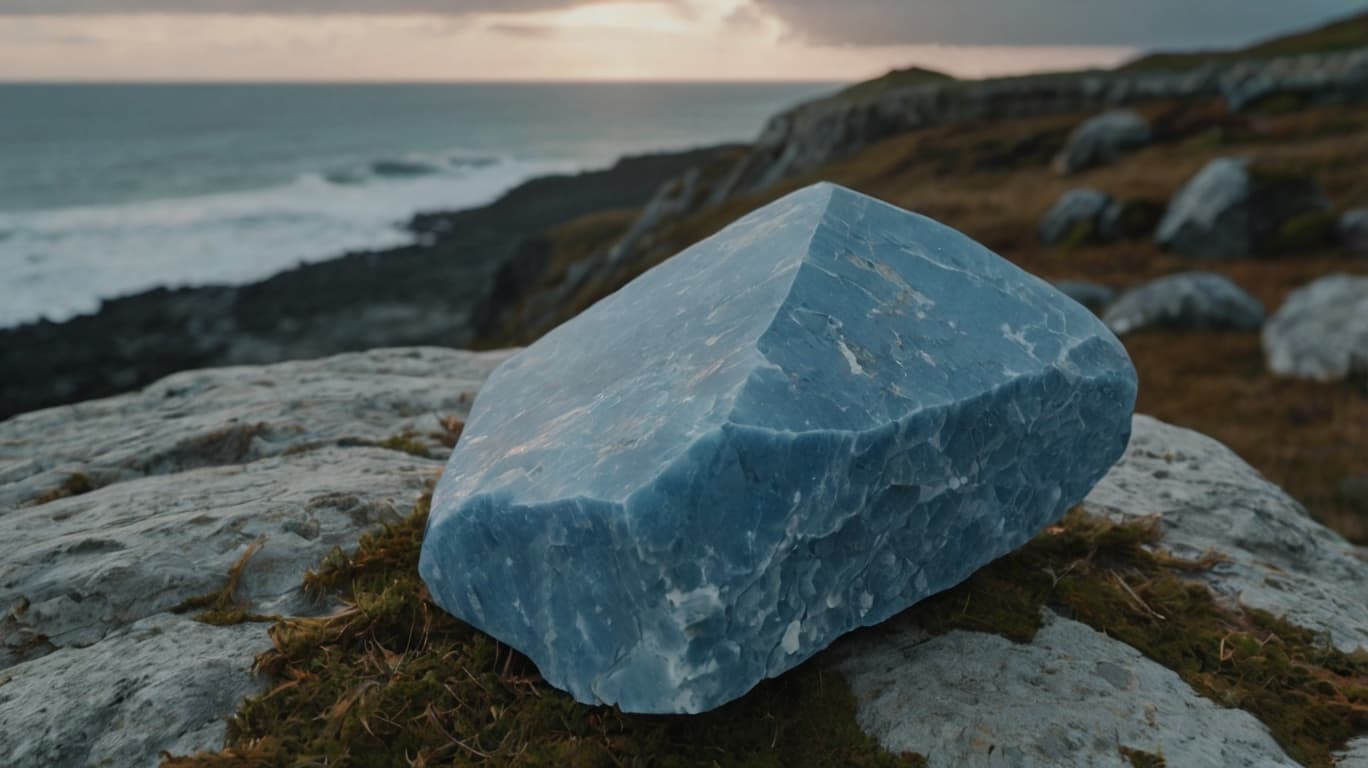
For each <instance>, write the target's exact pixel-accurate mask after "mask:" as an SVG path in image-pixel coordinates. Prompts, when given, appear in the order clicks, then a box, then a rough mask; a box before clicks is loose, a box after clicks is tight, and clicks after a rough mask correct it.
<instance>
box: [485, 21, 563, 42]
mask: <svg viewBox="0 0 1368 768" xmlns="http://www.w3.org/2000/svg"><path fill="white" fill-rule="evenodd" d="M485 29H487V30H489V31H490V32H497V33H499V34H501V35H508V36H509V37H521V38H528V39H533V40H541V39H545V38H548V37H551V36H552V35H554V34H556V32H557V31H558V30H557V29H556V28H555V27H551V26H547V25H545V24H514V23H512V22H498V23H495V24H490V25H488V26H486V27H485Z"/></svg>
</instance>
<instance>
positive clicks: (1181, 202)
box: [1155, 157, 1330, 260]
mask: <svg viewBox="0 0 1368 768" xmlns="http://www.w3.org/2000/svg"><path fill="white" fill-rule="evenodd" d="M1329 208H1330V203H1329V201H1327V200H1326V199H1325V195H1324V194H1323V193H1322V192H1321V190H1320V186H1319V185H1318V184H1316V182H1315V180H1314V179H1312V178H1310V177H1308V176H1305V175H1302V174H1298V173H1294V172H1288V171H1286V170H1285V169H1278V168H1270V167H1268V166H1266V165H1264V164H1261V163H1257V162H1254V161H1251V160H1249V159H1247V158H1235V157H1224V158H1219V159H1217V160H1213V161H1211V162H1210V163H1208V164H1207V166H1206V167H1205V168H1203V169H1202V171H1201V172H1200V173H1198V174H1197V175H1196V176H1194V177H1193V178H1192V180H1191V181H1189V182H1188V183H1187V184H1186V185H1184V186H1183V188H1182V189H1181V190H1179V192H1178V194H1177V195H1175V196H1174V198H1173V200H1172V201H1171V202H1170V203H1169V207H1168V211H1167V212H1166V213H1165V214H1164V218H1163V221H1161V222H1160V223H1159V231H1158V232H1157V233H1156V234H1155V240H1156V241H1157V242H1158V243H1159V245H1160V246H1161V247H1163V248H1167V249H1169V250H1172V251H1175V252H1177V253H1179V254H1182V255H1184V256H1189V257H1192V258H1195V259H1203V260H1225V259H1243V258H1248V257H1250V256H1262V255H1278V252H1279V251H1280V250H1281V247H1282V246H1283V245H1284V242H1283V240H1284V238H1286V239H1293V240H1295V239H1298V237H1299V234H1300V233H1299V232H1297V231H1296V230H1298V229H1300V228H1301V227H1302V223H1303V222H1305V221H1306V220H1307V218H1305V217H1312V218H1320V217H1324V215H1325V213H1326V211H1328V210H1329Z"/></svg>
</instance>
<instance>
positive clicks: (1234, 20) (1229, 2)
mask: <svg viewBox="0 0 1368 768" xmlns="http://www.w3.org/2000/svg"><path fill="white" fill-rule="evenodd" d="M752 2H753V3H754V5H755V7H756V8H757V9H760V10H762V11H764V12H766V13H768V14H770V15H771V16H773V17H775V18H777V19H779V20H780V21H782V22H783V23H784V25H785V26H787V27H788V29H789V31H790V33H791V34H792V35H793V36H794V37H796V38H799V39H802V40H805V41H807V42H809V43H813V44H818V45H850V46H877V45H903V44H919V43H948V44H965V45H1128V46H1142V47H1152V46H1222V45H1235V44H1241V43H1246V42H1250V41H1251V40H1253V39H1255V38H1258V37H1263V36H1268V35H1274V34H1280V33H1283V32H1286V31H1288V30H1291V29H1298V28H1302V27H1307V26H1312V25H1314V24H1316V23H1318V22H1320V21H1322V20H1325V19H1329V18H1334V17H1337V16H1343V15H1347V14H1350V13H1353V12H1354V11H1362V10H1364V9H1365V4H1364V2H1363V0H1295V1H1294V0H1009V1H1007V2H1004V0H844V1H836V0H752Z"/></svg>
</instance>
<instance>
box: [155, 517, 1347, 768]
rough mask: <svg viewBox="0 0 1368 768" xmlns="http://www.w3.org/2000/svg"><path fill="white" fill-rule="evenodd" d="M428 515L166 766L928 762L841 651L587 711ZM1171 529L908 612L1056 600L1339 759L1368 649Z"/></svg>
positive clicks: (1134, 525)
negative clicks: (209, 740) (1248, 585)
mask: <svg viewBox="0 0 1368 768" xmlns="http://www.w3.org/2000/svg"><path fill="white" fill-rule="evenodd" d="M427 503H428V499H427V498H424V499H423V500H421V501H420V502H419V504H418V506H417V508H416V509H415V511H414V512H413V514H412V515H410V516H409V517H408V518H406V519H405V520H404V521H402V522H400V523H398V524H395V525H392V526H390V527H388V528H386V529H384V530H383V531H381V532H379V533H376V534H372V535H368V536H366V537H365V538H363V539H362V541H361V544H360V546H359V547H358V548H357V550H356V551H355V552H354V553H350V554H348V553H344V552H342V551H341V550H335V551H334V552H333V553H332V554H331V555H329V556H328V557H327V558H326V559H325V560H324V562H323V563H322V564H321V566H320V567H319V569H318V570H317V571H315V572H312V573H310V574H309V576H308V577H307V579H306V587H307V588H308V589H309V590H310V591H312V592H313V593H315V594H317V595H319V596H320V597H327V596H329V595H341V596H343V598H344V599H345V602H346V607H345V609H344V610H342V611H341V612H340V613H337V614H335V615H333V616H329V617H326V618H321V619H284V620H278V621H277V623H276V624H275V625H274V626H273V627H272V629H271V636H272V639H273V641H274V646H275V647H274V649H273V650H271V651H269V652H267V653H265V654H263V655H262V656H261V657H259V658H258V660H257V669H258V670H259V671H260V672H262V673H263V674H265V675H266V677H267V678H268V679H269V680H270V685H271V687H270V689H269V690H268V691H267V692H266V693H264V694H262V695H260V696H257V697H255V698H252V699H249V700H247V701H246V702H244V703H243V705H242V706H241V708H240V709H239V711H238V712H237V714H236V715H235V716H234V717H233V718H232V719H231V721H230V723H229V729H228V745H227V748H226V749H224V750H223V751H222V752H219V753H216V754H202V755H196V756H191V757H170V756H168V757H167V758H166V760H165V763H164V766H165V768H191V767H199V768H208V767H213V766H241V767H243V768H247V767H251V768H266V767H267V766H270V767H275V766H302V765H328V766H411V765H416V766H437V765H500V766H503V765H507V766H666V767H672V766H776V767H777V766H785V767H788V766H831V765H842V766H865V767H869V768H874V767H880V768H881V767H883V766H890V767H891V766H917V765H923V764H924V761H923V758H922V757H920V756H917V755H912V754H907V755H891V754H888V753H885V752H883V751H881V750H880V749H879V748H878V747H877V745H876V744H875V743H874V742H873V741H872V740H871V739H870V738H869V737H868V736H866V735H865V734H864V733H863V732H862V731H861V730H860V728H859V727H858V725H857V724H856V722H855V718H854V712H855V702H854V699H853V698H852V696H851V693H850V691H849V689H848V688H847V687H846V684H845V682H844V680H843V679H842V678H841V676H840V675H839V674H838V673H836V672H835V671H834V670H833V669H832V668H831V666H830V661H829V659H828V654H819V655H818V656H816V657H814V658H813V659H812V660H811V661H809V662H808V663H806V664H804V665H802V666H800V667H798V668H796V669H794V670H792V671H790V672H789V673H787V674H785V675H783V676H781V677H780V678H778V679H775V680H768V681H765V682H764V683H762V684H761V685H759V686H757V687H756V688H755V689H754V690H753V691H751V692H750V693H749V694H747V695H746V696H744V697H742V698H741V699H740V700H738V701H736V702H733V703H731V704H729V705H727V706H725V707H722V708H721V709H718V710H715V711H713V712H711V713H708V714H704V715H699V716H692V717H688V716H681V717H665V716H642V715H629V714H624V713H622V712H620V711H618V710H617V709H616V708H612V707H589V706H584V705H581V704H578V703H576V702H574V701H573V700H572V699H571V698H570V697H569V696H567V695H566V694H564V693H561V692H560V691H557V690H555V689H553V688H551V687H550V686H548V685H547V684H546V683H545V682H543V681H542V680H541V678H540V676H539V675H538V673H537V670H536V668H535V666H533V665H532V664H531V662H529V661H528V660H527V659H526V657H524V656H522V655H521V654H519V653H517V652H516V651H514V650H512V649H510V648H508V647H507V646H504V645H502V644H500V643H499V642H497V641H495V640H494V639H492V638H490V637H489V636H487V635H484V634H483V633H480V632H478V631H476V630H474V629H472V628H471V627H469V626H467V625H465V624H463V623H461V622H460V621H457V620H456V619H454V618H452V617H451V616H449V615H447V614H446V613H444V612H443V611H442V610H441V609H439V608H438V607H437V606H436V605H435V604H433V602H432V601H431V599H430V596H429V595H428V593H427V590H426V588H425V587H424V585H423V583H422V581H421V580H420V579H419V577H418V575H417V559H418V553H419V550H420V547H421V542H422V536H423V531H424V528H425V525H426V520H427ZM1159 535H1160V524H1159V522H1158V521H1157V520H1152V519H1147V520H1140V521H1131V522H1126V523H1113V522H1109V521H1106V520H1102V519H1099V518H1096V517H1090V516H1088V515H1085V514H1083V513H1081V512H1077V511H1075V512H1073V513H1070V514H1069V515H1068V516H1067V517H1066V518H1065V519H1064V520H1063V521H1062V522H1061V523H1060V524H1058V525H1056V526H1052V527H1051V528H1049V529H1048V530H1046V531H1044V532H1043V533H1041V534H1040V535H1039V536H1037V537H1036V538H1035V539H1033V540H1032V541H1031V542H1030V543H1029V544H1028V545H1027V546H1025V547H1023V548H1022V549H1020V550H1018V551H1017V552H1015V553H1013V554H1011V555H1008V556H1007V557H1004V558H1002V559H1000V560H998V561H996V562H994V563H992V564H990V565H989V566H987V567H985V568H983V569H981V570H980V571H979V572H978V573H976V574H975V575H974V576H973V577H971V578H970V579H969V580H968V581H966V582H964V583H963V584H961V585H960V586H958V587H956V588H954V589H952V590H950V591H948V592H945V593H942V594H940V595H938V596H936V597H933V598H931V599H929V600H926V601H923V602H922V603H920V604H918V605H916V606H914V607H913V608H912V609H910V614H911V617H912V618H913V619H914V620H915V621H916V622H917V623H919V624H920V625H921V626H923V627H925V628H926V629H927V630H929V631H930V632H932V633H943V632H948V631H951V630H956V629H962V630H973V631H982V632H993V633H997V634H1000V635H1003V636H1005V637H1008V638H1010V639H1012V640H1015V641H1018V642H1029V641H1030V640H1031V639H1032V638H1033V637H1034V635H1035V633H1036V631H1037V630H1038V629H1039V628H1040V625H1041V608H1042V607H1045V606H1049V607H1051V608H1052V609H1053V610H1055V611H1058V612H1060V613H1062V614H1064V615H1067V616H1070V617H1072V618H1074V619H1076V620H1078V621H1081V622H1083V623H1085V624H1088V625H1090V626H1092V627H1094V628H1096V629H1098V630H1099V631H1102V632H1105V633H1106V634H1108V635H1110V636H1111V637H1114V638H1117V639H1118V640H1121V641H1123V642H1126V643H1128V644H1130V645H1131V646H1133V647H1135V648H1136V649H1138V650H1140V651H1141V652H1142V653H1144V654H1146V655H1147V656H1149V657H1150V658H1152V659H1154V660H1156V661H1157V662H1159V663H1161V664H1163V665H1165V666H1167V667H1169V668H1171V669H1173V670H1174V671H1176V672H1177V673H1178V674H1179V675H1180V676H1182V677H1183V679H1184V680H1186V681H1187V682H1188V683H1189V684H1190V685H1192V686H1193V688H1194V689H1195V690H1197V691H1198V692H1199V693H1201V694H1202V695H1205V696H1207V697H1209V698H1211V699H1212V700H1214V701H1216V702H1217V703H1219V704H1221V705H1223V706H1230V707H1239V708H1242V709H1245V710H1247V711H1249V712H1250V713H1252V714H1253V715H1254V716H1255V717H1257V718H1259V719H1260V720H1262V721H1263V722H1264V723H1265V724H1266V725H1267V726H1268V728H1269V730H1270V731H1271V732H1272V734H1273V736H1274V738H1276V739H1277V740H1278V742H1279V743H1280V744H1282V746H1283V747H1284V749H1286V750H1287V752H1288V754H1289V755H1291V756H1292V757H1294V758H1296V759H1297V760H1299V761H1301V762H1302V763H1304V764H1306V765H1308V766H1328V765H1330V764H1331V757H1330V756H1331V754H1332V753H1333V752H1334V751H1335V750H1337V749H1339V748H1340V747H1342V746H1343V745H1344V743H1345V742H1346V741H1348V740H1349V739H1351V738H1353V737H1354V736H1355V735H1359V734H1363V733H1368V654H1363V653H1359V654H1357V655H1353V654H1345V653H1342V652H1339V651H1337V650H1335V649H1334V648H1333V647H1332V646H1331V645H1329V643H1328V642H1327V641H1326V639H1325V638H1322V637H1318V636H1316V635H1315V634H1314V633H1312V632H1309V631H1307V630H1304V629H1301V628H1298V627H1296V626H1293V625H1291V624H1289V623H1287V622H1286V621H1284V620H1282V619H1280V618H1278V617H1275V616H1272V615H1270V614H1267V613H1264V612H1261V611H1254V610H1246V609H1239V608H1235V607H1231V606H1227V605H1224V604H1222V603H1220V602H1218V601H1217V600H1215V599H1214V598H1213V597H1212V594H1211V592H1210V591H1209V590H1208V588H1207V587H1206V586H1204V585H1203V584H1202V583H1200V581H1198V580H1196V579H1195V578H1194V576H1196V575H1197V574H1199V573H1200V572H1202V571H1204V570H1207V569H1209V568H1212V567H1213V566H1216V565H1217V564H1218V563H1220V562H1221V558H1220V556H1219V555H1216V554H1212V555H1210V556H1208V557H1205V558H1203V559H1202V560H1198V561H1187V560H1179V559H1176V558H1173V557H1171V556H1169V555H1166V554H1164V553H1163V552H1162V551H1159V550H1157V549H1155V548H1154V544H1155V543H1156V542H1157V541H1158V538H1159ZM243 562H245V558H244V560H243ZM232 586H233V583H232V579H230V584H229V585H228V588H225V593H226V594H229V595H231V589H230V588H231V587H232ZM220 594H224V593H220ZM219 602H222V600H220V601H219ZM208 605H210V606H211V607H212V606H216V605H218V602H215V601H213V600H211V601H210V602H209V604H208ZM1122 746H1124V747H1125V750H1127V751H1125V752H1123V754H1125V755H1126V757H1127V758H1128V759H1130V760H1131V761H1132V763H1133V764H1135V765H1145V766H1154V765H1162V764H1163V762H1162V758H1161V757H1158V756H1157V755H1152V754H1150V753H1148V752H1146V751H1144V749H1142V747H1143V746H1144V745H1122ZM1155 759H1158V760H1159V762H1154V760H1155ZM1137 761H1138V762H1137Z"/></svg>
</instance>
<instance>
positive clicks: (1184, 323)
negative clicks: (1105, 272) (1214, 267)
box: [1102, 272, 1264, 335]
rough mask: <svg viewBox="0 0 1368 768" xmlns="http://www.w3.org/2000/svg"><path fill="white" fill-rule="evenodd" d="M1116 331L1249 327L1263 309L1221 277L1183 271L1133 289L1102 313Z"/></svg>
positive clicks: (1260, 317)
mask: <svg viewBox="0 0 1368 768" xmlns="http://www.w3.org/2000/svg"><path fill="white" fill-rule="evenodd" d="M1102 319H1103V321H1104V322H1106V324H1107V327H1109V328H1111V329H1112V330H1113V331H1114V332H1116V333H1117V334H1118V335H1122V334H1127V333H1132V332H1134V331H1138V330H1142V329H1145V328H1169V329H1174V330H1188V329H1195V328H1214V329H1220V328H1224V329H1232V330H1253V329H1256V328H1258V327H1259V326H1260V325H1262V324H1263V321H1264V307H1263V304H1261V303H1260V302H1259V300H1258V299H1256V298H1254V297H1253V296H1250V295H1249V293H1248V292H1247V291H1245V290H1244V289H1243V288H1241V287H1240V286H1238V285H1236V284H1235V283H1233V282H1231V281H1230V279H1229V278H1227V277H1225V276H1224V275H1218V274H1215V273H1213V272H1182V273H1180V274H1176V275H1168V276H1167V277H1161V278H1159V279H1158V280H1152V281H1150V282H1148V283H1145V284H1143V285H1140V286H1138V287H1136V288H1132V289H1130V290H1129V291H1126V292H1125V293H1123V294H1121V298H1119V299H1117V300H1116V301H1115V302H1113V303H1112V305H1111V306H1109V307H1107V310H1106V312H1104V313H1103V314H1102Z"/></svg>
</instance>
